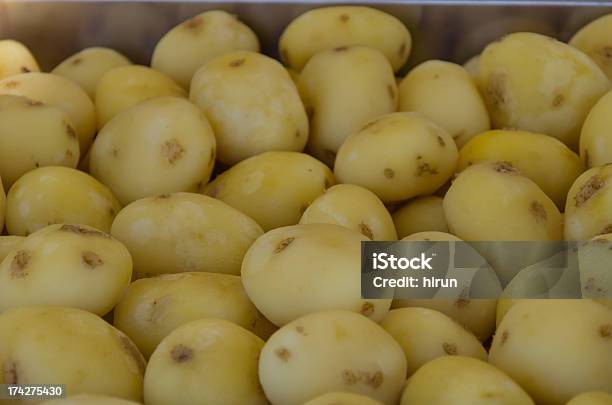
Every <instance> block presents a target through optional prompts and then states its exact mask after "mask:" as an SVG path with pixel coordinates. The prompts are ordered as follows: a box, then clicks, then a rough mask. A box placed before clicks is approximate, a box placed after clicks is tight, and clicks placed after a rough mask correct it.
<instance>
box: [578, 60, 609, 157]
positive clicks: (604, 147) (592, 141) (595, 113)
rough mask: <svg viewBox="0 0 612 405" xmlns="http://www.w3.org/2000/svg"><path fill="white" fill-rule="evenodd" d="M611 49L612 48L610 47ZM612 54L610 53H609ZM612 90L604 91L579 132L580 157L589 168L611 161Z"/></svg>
mask: <svg viewBox="0 0 612 405" xmlns="http://www.w3.org/2000/svg"><path fill="white" fill-rule="evenodd" d="M610 50H611V51H612V48H611V49H610ZM611 56H612V55H611ZM610 125H612V92H608V93H606V94H605V95H604V96H603V97H602V98H600V99H599V101H597V104H595V106H594V107H593V108H592V109H591V111H590V112H589V115H587V117H586V120H585V121H584V125H583V126H582V132H581V134H580V157H581V158H582V161H583V162H584V164H585V165H586V166H587V167H589V168H591V167H596V166H603V165H605V164H608V163H612V135H611V134H610V132H609V130H608V128H610Z"/></svg>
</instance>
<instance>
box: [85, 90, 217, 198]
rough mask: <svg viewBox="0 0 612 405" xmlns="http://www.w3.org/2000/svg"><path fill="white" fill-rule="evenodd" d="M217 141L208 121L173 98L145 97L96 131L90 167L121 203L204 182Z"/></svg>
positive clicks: (208, 172)
mask: <svg viewBox="0 0 612 405" xmlns="http://www.w3.org/2000/svg"><path fill="white" fill-rule="evenodd" d="M215 154H216V140H215V135H214V134H213V131H212V128H211V127H210V124H209V123H208V120H207V119H206V117H205V116H204V114H202V112H201V111H200V110H199V109H198V108H197V107H196V106H194V105H193V104H191V103H190V102H188V101H187V100H184V99H182V98H177V97H158V98H154V99H151V100H147V101H144V102H142V103H140V104H138V105H137V106H135V107H133V108H131V109H129V110H128V111H125V112H124V113H122V114H120V115H118V116H117V117H116V118H115V119H113V120H112V121H111V122H109V123H108V124H107V125H106V126H105V127H104V128H103V129H102V130H101V131H100V133H99V134H98V136H97V137H96V140H95V142H94V144H93V146H92V148H91V155H90V162H89V170H90V172H91V174H92V175H93V176H94V177H95V178H97V179H98V180H100V181H101V182H102V183H104V184H106V185H107V186H108V187H109V188H110V189H111V190H112V191H113V192H114V193H115V195H116V196H117V198H118V199H119V201H121V203H122V204H129V203H130V202H132V201H135V200H138V199H140V198H144V197H152V196H155V195H159V194H164V193H174V192H179V191H189V192H195V191H197V190H198V188H199V187H200V185H202V184H206V183H207V182H208V179H209V178H210V175H211V173H212V169H213V166H214V162H215Z"/></svg>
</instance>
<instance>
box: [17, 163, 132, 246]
mask: <svg viewBox="0 0 612 405" xmlns="http://www.w3.org/2000/svg"><path fill="white" fill-rule="evenodd" d="M120 209H121V205H120V204H119V202H118V201H117V199H116V198H115V196H114V195H113V193H111V191H110V190H109V189H108V188H106V186H104V185H103V184H101V183H100V182H98V181H97V180H96V179H94V178H93V177H91V176H89V175H88V174H86V173H83V172H81V171H78V170H76V169H71V168H68V167H61V166H48V167H41V168H39V169H35V170H32V171H31V172H28V173H26V174H24V175H23V176H22V177H21V178H20V179H19V180H17V182H16V183H15V184H14V185H13V187H11V189H10V190H9V193H8V195H7V199H6V229H7V230H8V232H9V234H11V235H20V236H27V235H29V234H31V233H33V232H35V231H37V230H39V229H41V228H44V227H45V226H47V225H51V224H62V223H68V224H82V225H88V226H92V227H94V228H96V229H99V230H100V231H103V232H109V231H110V227H111V224H112V222H113V219H114V218H115V215H117V213H118V212H119V210H120Z"/></svg>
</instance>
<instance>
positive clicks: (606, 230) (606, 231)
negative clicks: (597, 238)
mask: <svg viewBox="0 0 612 405" xmlns="http://www.w3.org/2000/svg"><path fill="white" fill-rule="evenodd" d="M609 233H612V224H608V225H606V226H604V228H603V229H602V230H601V235H607V234H609Z"/></svg>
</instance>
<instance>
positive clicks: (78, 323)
mask: <svg viewBox="0 0 612 405" xmlns="http://www.w3.org/2000/svg"><path fill="white" fill-rule="evenodd" d="M0 342H2V345H0V365H1V366H2V368H1V370H2V371H3V372H2V373H0V384H28V385H35V384H50V383H52V384H63V385H65V390H64V392H65V394H66V395H67V396H72V395H77V394H84V393H87V394H100V395H109V396H113V397H118V398H124V399H128V400H132V401H140V400H141V398H142V384H143V375H144V369H145V361H144V359H143V358H142V355H141V354H140V353H139V352H138V349H136V346H134V343H132V341H131V340H130V339H129V338H128V337H127V336H125V335H124V334H123V333H121V332H120V331H118V330H117V329H115V328H113V327H112V326H111V325H109V324H108V323H106V322H104V321H103V320H102V319H101V318H99V317H97V316H95V315H93V314H91V313H89V312H86V311H83V310H80V309H75V308H64V307H57V306H32V307H24V308H14V309H9V310H7V311H4V312H2V313H0ZM0 403H2V404H7V405H8V404H17V403H22V402H21V401H2V402H0Z"/></svg>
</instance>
